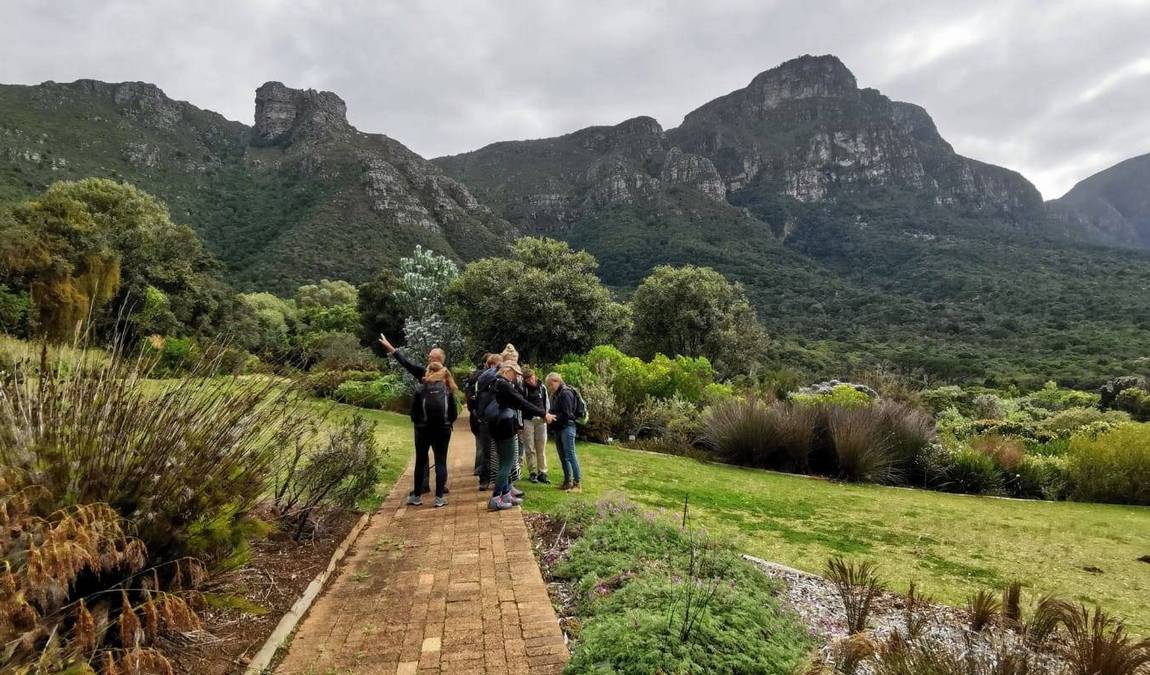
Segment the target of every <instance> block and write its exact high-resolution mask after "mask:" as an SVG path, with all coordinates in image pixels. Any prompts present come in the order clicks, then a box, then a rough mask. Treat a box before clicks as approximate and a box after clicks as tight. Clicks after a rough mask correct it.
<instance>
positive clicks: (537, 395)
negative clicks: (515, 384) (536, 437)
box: [523, 382, 551, 420]
mask: <svg viewBox="0 0 1150 675" xmlns="http://www.w3.org/2000/svg"><path fill="white" fill-rule="evenodd" d="M523 391H524V395H523V397H524V398H526V399H527V400H528V401H530V402H532V403H534V404H535V405H537V406H539V407H540V408H542V409H544V410H547V409H549V408H550V407H551V402H550V401H549V400H548V396H547V387H546V386H544V384H543V383H542V382H537V383H536V384H535V386H534V387H532V386H531V385H529V384H527V383H526V382H524V383H523ZM537 417H542V415H537V414H535V412H533V411H531V410H524V411H523V419H525V420H531V419H535V418H537Z"/></svg>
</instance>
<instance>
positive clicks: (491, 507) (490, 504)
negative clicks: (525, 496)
mask: <svg viewBox="0 0 1150 675" xmlns="http://www.w3.org/2000/svg"><path fill="white" fill-rule="evenodd" d="M512 506H515V505H514V504H512V503H511V502H508V501H504V500H503V499H502V498H501V497H492V498H491V499H489V500H488V501H487V510H488V511H506V510H507V509H509V508H511V507H512Z"/></svg>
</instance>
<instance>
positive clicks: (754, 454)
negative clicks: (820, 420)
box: [706, 397, 778, 468]
mask: <svg viewBox="0 0 1150 675" xmlns="http://www.w3.org/2000/svg"><path fill="white" fill-rule="evenodd" d="M775 422H776V416H775V415H772V413H771V407H770V405H769V404H768V403H766V402H764V401H763V400H761V399H758V398H755V397H748V398H745V399H731V400H728V401H722V402H720V403H718V404H716V405H715V406H714V407H712V408H711V411H710V414H709V415H708V416H707V422H706V442H707V443H708V445H710V447H711V448H713V449H714V450H715V452H716V453H717V454H718V455H719V457H720V458H721V459H722V460H723V461H725V462H730V463H732V464H738V465H740V466H753V467H759V468H767V467H773V466H774V465H775V457H774V451H775V449H776V447H777V445H778V441H777V439H776V424H775Z"/></svg>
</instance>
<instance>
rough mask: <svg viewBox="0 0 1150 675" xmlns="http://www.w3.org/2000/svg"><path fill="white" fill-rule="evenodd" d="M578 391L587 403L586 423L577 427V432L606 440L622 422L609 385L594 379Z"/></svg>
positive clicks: (593, 438) (598, 439)
mask: <svg viewBox="0 0 1150 675" xmlns="http://www.w3.org/2000/svg"><path fill="white" fill-rule="evenodd" d="M579 393H580V394H582V395H583V400H584V401H585V402H586V403H587V416H588V422H587V424H585V425H583V426H581V427H579V432H580V433H581V434H582V435H583V436H586V437H587V438H589V439H591V440H593V441H598V442H600V443H603V442H606V441H607V440H608V439H609V438H611V437H612V436H613V434H614V433H616V430H617V429H619V428H620V426H621V423H622V415H621V413H620V410H619V406H618V405H617V404H616V402H615V394H614V393H613V392H612V391H611V388H610V387H609V386H607V385H605V384H603V383H601V382H595V381H592V382H589V383H587V384H584V385H583V386H582V387H581V388H580V389H579Z"/></svg>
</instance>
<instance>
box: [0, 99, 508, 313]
mask: <svg viewBox="0 0 1150 675" xmlns="http://www.w3.org/2000/svg"><path fill="white" fill-rule="evenodd" d="M0 104H3V106H4V107H5V109H11V110H21V109H28V110H29V111H30V112H31V113H32V114H29V115H21V116H17V117H13V118H4V119H0V162H3V163H5V164H11V165H15V168H18V171H15V172H13V175H20V176H21V182H20V185H19V186H11V185H8V184H6V183H5V182H3V181H0V198H4V197H20V196H23V195H25V194H27V191H28V190H29V186H31V188H32V189H37V188H38V187H43V186H46V185H47V184H48V183H50V182H52V181H54V180H59V179H63V178H78V177H84V176H106V177H113V178H117V179H123V180H129V181H131V182H133V183H135V184H137V185H139V186H140V187H142V188H144V189H145V190H148V191H149V192H152V193H153V194H156V195H157V196H159V197H161V198H162V199H164V201H165V202H167V203H168V205H169V208H170V209H171V210H172V213H173V216H174V217H175V218H176V219H177V220H180V221H183V222H186V223H188V224H189V225H191V226H192V227H193V228H195V229H196V230H197V231H198V232H199V233H200V234H201V236H202V237H203V238H204V239H205V241H206V242H207V244H208V246H209V247H210V248H211V249H212V250H213V252H215V253H216V255H218V256H219V257H220V258H221V259H222V260H223V262H224V263H225V265H226V267H227V269H228V273H229V277H230V279H231V281H232V282H234V283H235V284H236V285H238V286H239V287H241V288H261V289H267V290H275V291H281V292H284V291H290V290H292V289H294V288H295V287H296V286H298V285H299V284H301V283H305V282H309V281H316V280H319V279H322V278H325V277H326V278H333V279H334V278H339V279H347V280H349V281H353V282H355V281H364V280H367V279H369V278H371V277H372V276H374V275H375V274H376V273H377V272H378V270H379V269H381V268H382V267H384V266H387V265H390V264H394V262H395V261H396V259H397V258H398V257H400V256H403V255H407V254H409V253H410V252H411V250H412V248H414V246H415V245H416V244H421V245H423V246H424V247H426V248H432V249H434V250H436V251H439V252H442V253H446V254H448V255H452V256H455V257H458V258H461V259H465V260H466V259H471V258H475V257H479V256H483V255H490V254H494V253H497V252H499V251H501V250H503V248H505V247H506V245H507V243H508V241H509V239H510V237H511V234H512V230H511V227H510V225H509V224H508V223H507V222H506V221H504V220H502V219H500V218H499V217H497V216H495V215H494V214H493V213H492V212H491V210H490V209H488V208H487V207H485V206H483V205H481V204H480V203H479V201H478V200H477V199H476V198H475V197H474V196H473V195H472V194H471V193H470V191H469V190H468V189H467V188H466V187H464V186H463V185H462V184H461V183H460V182H459V181H457V180H455V179H453V178H450V177H448V176H446V175H445V174H444V173H443V171H442V170H440V169H439V168H437V167H436V166H434V165H433V164H431V163H430V162H428V161H427V160H425V159H423V158H422V157H420V156H419V155H417V154H415V153H414V152H412V151H411V150H409V149H407V148H406V147H404V146H403V144H401V143H399V142H397V141H395V140H394V139H391V138H388V137H387V136H383V135H380V134H366V133H361V132H359V131H358V130H356V129H355V128H354V127H353V126H351V125H350V124H349V123H348V121H347V106H346V104H345V103H344V101H343V100H342V99H341V98H340V97H339V96H337V95H335V94H333V93H331V92H322V91H315V90H311V89H306V90H303V89H292V88H290V87H288V86H285V85H284V84H282V83H280V82H268V83H266V84H264V85H263V86H261V87H260V88H259V89H258V90H257V91H256V97H255V122H254V125H253V126H250V127H249V126H247V125H244V124H241V123H239V122H232V121H229V120H226V119H224V118H223V117H222V116H220V115H218V114H216V113H213V112H210V111H207V110H201V109H199V108H197V107H195V106H193V105H191V104H189V103H185V102H183V101H175V100H172V99H171V98H169V97H168V96H167V95H165V94H164V92H163V91H161V90H160V89H159V87H156V86H155V85H152V84H147V83H143V82H123V83H106V82H99V81H95V80H79V81H77V82H73V83H69V84H58V83H54V82H46V83H44V84H42V85H37V86H30V87H25V86H3V85H0ZM21 190H23V191H24V192H21Z"/></svg>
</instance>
